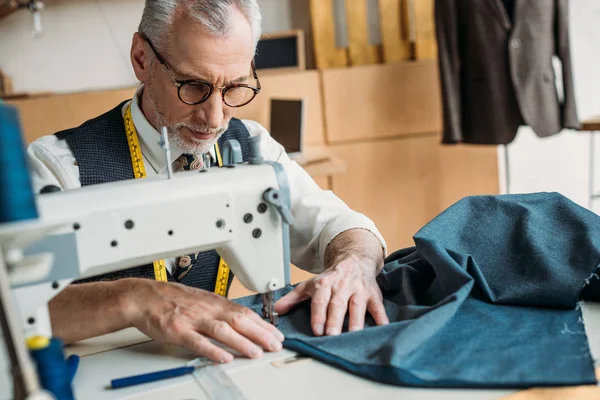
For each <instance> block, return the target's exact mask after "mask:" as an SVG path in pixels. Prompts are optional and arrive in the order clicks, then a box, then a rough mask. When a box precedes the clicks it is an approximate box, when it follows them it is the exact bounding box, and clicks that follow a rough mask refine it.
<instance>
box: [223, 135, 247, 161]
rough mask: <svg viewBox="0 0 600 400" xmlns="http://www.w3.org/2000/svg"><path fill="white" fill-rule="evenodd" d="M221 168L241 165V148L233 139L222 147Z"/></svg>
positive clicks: (242, 159)
mask: <svg viewBox="0 0 600 400" xmlns="http://www.w3.org/2000/svg"><path fill="white" fill-rule="evenodd" d="M222 159H223V166H224V167H230V166H232V165H234V164H241V163H242V162H243V161H244V158H243V157H242V146H240V142H238V141H237V140H235V139H230V140H227V141H226V142H225V144H224V145H223V157H222Z"/></svg>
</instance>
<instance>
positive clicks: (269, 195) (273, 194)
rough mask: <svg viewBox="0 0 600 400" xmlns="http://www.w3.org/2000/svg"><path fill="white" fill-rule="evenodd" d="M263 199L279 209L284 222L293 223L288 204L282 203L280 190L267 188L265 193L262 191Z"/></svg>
mask: <svg viewBox="0 0 600 400" xmlns="http://www.w3.org/2000/svg"><path fill="white" fill-rule="evenodd" d="M263 199H264V200H265V201H266V202H267V203H269V204H271V205H272V206H274V207H275V208H276V209H277V211H279V214H281V218H283V220H284V222H285V223H286V224H288V225H292V224H293V223H294V216H293V215H292V212H291V211H290V209H289V208H288V206H287V205H286V204H284V203H283V200H282V199H281V192H280V191H279V190H277V189H273V188H270V189H267V190H266V191H265V193H263Z"/></svg>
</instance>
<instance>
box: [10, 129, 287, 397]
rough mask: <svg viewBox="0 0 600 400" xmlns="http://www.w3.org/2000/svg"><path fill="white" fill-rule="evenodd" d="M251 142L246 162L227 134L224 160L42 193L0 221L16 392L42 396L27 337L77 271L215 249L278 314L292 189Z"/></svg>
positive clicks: (44, 327)
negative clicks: (18, 214)
mask: <svg viewBox="0 0 600 400" xmlns="http://www.w3.org/2000/svg"><path fill="white" fill-rule="evenodd" d="M166 143H168V140H166ZM251 145H252V156H251V159H250V162H249V163H247V164H238V163H236V162H239V161H240V160H241V155H240V153H239V151H237V150H236V149H238V150H239V148H238V146H236V143H229V144H228V145H227V146H226V149H224V158H225V159H226V160H229V161H226V163H227V164H228V165H227V166H225V167H223V168H211V169H208V170H206V169H205V170H202V171H200V172H198V171H190V172H181V173H178V174H176V175H171V174H170V173H169V175H168V176H165V177H161V178H156V179H150V178H147V179H140V180H130V181H121V182H116V183H109V184H102V185H95V186H90V187H84V188H82V189H80V190H74V191H66V192H61V191H58V192H54V193H48V194H41V195H37V196H36V205H37V211H38V214H39V217H38V218H36V219H30V220H26V221H18V222H10V223H4V224H1V223H0V320H1V321H2V329H3V333H4V334H3V336H4V339H5V342H6V344H7V348H8V354H9V357H10V361H11V365H12V372H13V380H14V385H15V386H14V388H15V394H16V395H15V398H17V399H20V398H27V399H29V398H47V397H43V395H42V394H41V392H40V388H39V384H38V382H37V377H36V374H35V368H33V366H32V363H31V360H30V359H29V355H28V350H27V348H26V346H25V340H26V338H28V337H32V336H36V335H43V336H47V337H50V336H52V333H51V327H50V319H49V313H48V307H47V305H48V302H49V301H50V300H51V299H52V298H53V297H54V296H56V294H58V293H59V292H60V291H61V290H63V289H64V288H66V287H67V286H68V285H69V284H70V283H71V282H72V281H73V280H74V279H76V278H86V277H92V276H95V275H100V274H105V273H108V272H112V271H117V270H122V269H126V268H130V267H134V266H139V265H144V264H148V263H152V262H153V261H155V260H158V259H166V258H171V257H177V256H180V255H182V254H190V253H198V252H201V251H206V250H212V249H215V250H217V252H218V253H219V254H220V255H221V257H222V258H223V259H224V260H225V262H226V263H227V264H228V265H229V267H230V269H231V270H232V271H233V273H234V274H235V275H236V276H237V277H238V279H239V280H240V282H241V283H242V284H243V285H244V286H245V287H246V288H248V289H250V290H252V291H255V292H258V293H263V294H264V299H265V301H264V304H265V306H264V313H265V317H266V318H268V319H269V321H271V322H272V323H276V321H277V314H276V313H275V311H274V301H273V298H272V292H273V291H275V290H277V289H280V288H283V287H284V286H285V285H286V284H287V283H289V263H290V254H289V224H290V223H292V215H291V212H290V209H289V207H290V196H289V189H288V186H287V179H286V176H285V174H284V172H283V168H282V166H281V165H279V164H276V163H270V162H264V161H263V160H262V158H261V157H260V151H259V144H258V142H257V139H256V138H253V140H252V143H251ZM167 149H168V148H167ZM167 156H168V151H167ZM13 295H14V296H13ZM33 394H36V395H38V396H41V397H35V396H33ZM28 396H31V397H28Z"/></svg>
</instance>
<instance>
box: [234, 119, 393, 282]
mask: <svg viewBox="0 0 600 400" xmlns="http://www.w3.org/2000/svg"><path fill="white" fill-rule="evenodd" d="M243 122H244V124H245V126H246V127H247V128H248V130H249V131H250V135H252V136H260V137H261V141H260V142H261V152H262V156H263V158H265V159H266V160H268V161H275V162H278V163H280V164H281V165H282V166H283V168H284V169H285V172H286V174H287V178H288V182H289V185H290V194H291V201H292V214H293V215H294V220H295V221H294V224H293V225H292V226H291V227H290V244H291V258H292V263H293V264H294V265H296V266H297V267H299V268H302V269H304V270H306V271H309V272H312V273H319V272H322V271H323V270H324V259H325V250H326V249H327V245H328V244H329V243H330V242H331V241H332V240H333V239H334V238H335V237H336V236H337V235H339V234H340V233H342V232H344V231H347V230H349V229H355V228H359V229H366V230H368V231H370V232H372V233H373V234H374V235H375V236H376V237H377V239H379V241H380V242H381V247H382V249H383V253H384V255H386V254H387V248H386V244H385V240H384V239H383V237H382V236H381V234H380V233H379V231H378V230H377V228H376V227H375V224H374V223H373V221H371V220H370V219H369V218H367V217H366V216H365V215H363V214H361V213H358V212H356V211H353V210H352V209H350V207H348V206H347V205H346V204H345V203H344V202H343V201H342V200H341V199H340V198H339V197H337V196H336V195H335V194H333V192H332V191H330V190H322V189H321V188H320V187H319V186H318V185H317V184H316V183H315V181H314V180H313V179H312V178H311V177H310V175H308V173H307V172H306V171H305V170H304V169H303V168H302V167H301V166H300V165H298V164H297V163H296V162H295V161H292V160H291V159H290V158H289V157H288V155H287V154H286V152H285V150H284V148H283V146H281V145H280V144H279V143H277V142H276V141H275V140H274V139H273V138H272V137H271V135H270V134H269V132H268V131H267V130H266V129H265V128H264V127H263V126H262V125H260V124H259V123H257V122H255V121H249V120H244V121H243Z"/></svg>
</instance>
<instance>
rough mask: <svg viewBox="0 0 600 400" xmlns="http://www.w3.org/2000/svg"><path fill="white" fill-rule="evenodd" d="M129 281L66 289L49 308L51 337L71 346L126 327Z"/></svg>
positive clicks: (88, 284) (91, 284)
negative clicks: (126, 297) (126, 296)
mask: <svg viewBox="0 0 600 400" xmlns="http://www.w3.org/2000/svg"><path fill="white" fill-rule="evenodd" d="M131 281H134V280H133V279H123V280H119V281H113V282H94V283H82V284H75V285H70V286H69V287H67V288H66V289H65V290H63V291H62V292H60V293H59V294H58V295H57V296H56V297H54V298H53V299H52V301H50V303H49V305H48V307H49V309H50V321H51V323H52V331H53V335H54V336H57V337H60V338H61V339H63V340H64V341H65V343H73V342H77V341H79V340H83V339H87V338H90V337H94V336H99V335H104V334H106V333H111V332H115V331H118V330H121V329H124V328H127V327H129V326H130V323H129V321H128V310H127V307H128V305H127V303H126V299H125V294H126V293H127V290H128V287H129V288H131V283H132V282H131ZM128 282H129V284H128Z"/></svg>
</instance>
